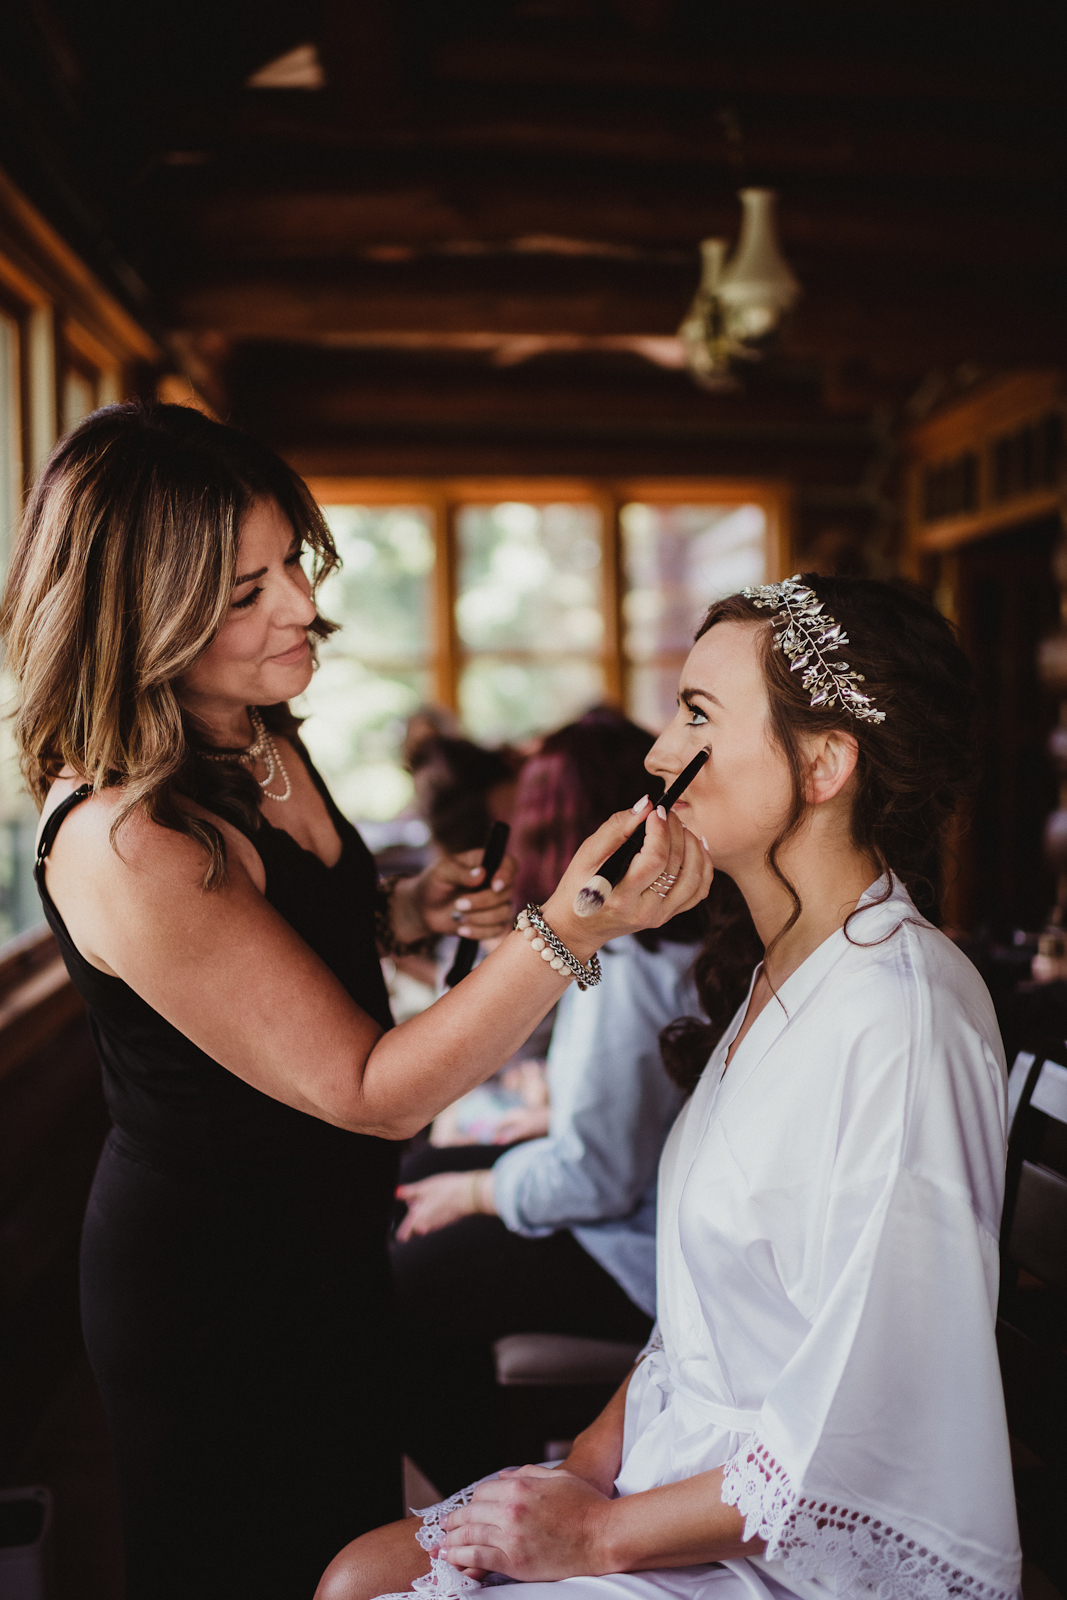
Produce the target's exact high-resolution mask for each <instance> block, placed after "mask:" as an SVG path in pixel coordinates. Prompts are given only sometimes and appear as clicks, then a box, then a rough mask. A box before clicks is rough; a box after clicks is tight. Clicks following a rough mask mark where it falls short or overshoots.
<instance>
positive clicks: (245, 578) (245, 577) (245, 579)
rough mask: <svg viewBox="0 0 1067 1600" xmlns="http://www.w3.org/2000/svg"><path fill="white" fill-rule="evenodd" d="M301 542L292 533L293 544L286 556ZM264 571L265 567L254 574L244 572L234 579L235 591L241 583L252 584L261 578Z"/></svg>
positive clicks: (301, 542) (301, 541)
mask: <svg viewBox="0 0 1067 1600" xmlns="http://www.w3.org/2000/svg"><path fill="white" fill-rule="evenodd" d="M303 542H304V541H303V539H301V537H300V535H299V534H298V533H294V534H293V542H292V544H291V545H290V546H289V550H288V552H287V554H288V555H290V556H291V555H292V553H293V551H294V550H296V549H298V548H299V547H300V546H301V545H302V544H303ZM266 570H267V569H266V567H259V568H258V569H257V570H256V571H255V572H245V573H243V574H242V576H241V577H239V578H234V580H233V587H234V588H235V589H239V588H240V587H241V585H242V583H253V582H254V581H255V579H256V578H262V576H263V574H264V573H265V572H266Z"/></svg>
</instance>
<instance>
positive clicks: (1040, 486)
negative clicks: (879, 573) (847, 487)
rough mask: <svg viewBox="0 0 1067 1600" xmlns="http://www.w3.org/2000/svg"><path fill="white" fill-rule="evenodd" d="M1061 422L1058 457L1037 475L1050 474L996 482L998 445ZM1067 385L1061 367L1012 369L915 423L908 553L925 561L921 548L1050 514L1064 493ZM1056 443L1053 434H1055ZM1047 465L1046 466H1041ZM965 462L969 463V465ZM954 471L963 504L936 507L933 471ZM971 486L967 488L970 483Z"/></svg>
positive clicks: (957, 542)
mask: <svg viewBox="0 0 1067 1600" xmlns="http://www.w3.org/2000/svg"><path fill="white" fill-rule="evenodd" d="M1049 424H1051V425H1052V426H1053V427H1054V428H1056V427H1058V447H1059V461H1058V464H1057V463H1056V462H1055V460H1054V459H1053V458H1052V455H1051V454H1050V459H1049V461H1048V462H1047V463H1042V464H1041V465H1042V469H1043V470H1042V471H1040V472H1037V473H1036V474H1035V475H1036V476H1037V477H1038V478H1039V479H1040V478H1042V477H1043V478H1044V479H1045V481H1039V482H1036V483H1030V484H1025V483H1024V484H1022V485H1020V486H1019V487H1018V488H1015V489H1013V488H1012V486H1010V485H1008V486H1006V492H1005V488H1003V487H1002V486H1001V485H999V484H998V482H997V463H998V452H1000V451H1002V450H1003V449H1004V448H1005V447H1008V448H1010V447H1011V445H1012V443H1013V441H1014V440H1015V439H1016V438H1017V437H1018V436H1019V435H1020V434H1026V433H1027V432H1028V431H1029V430H1032V429H1037V430H1040V429H1042V428H1047V427H1048V425H1049ZM1065 424H1067V391H1065V385H1064V376H1063V373H1062V372H1061V371H1059V370H1058V369H1052V368H1049V369H1034V370H1030V371H1020V372H1012V373H1007V374H1005V375H1003V376H1001V377H998V378H996V379H993V380H991V381H990V382H988V383H985V384H983V385H981V386H980V387H979V388H978V389H976V391H975V392H974V393H973V394H972V395H969V396H966V397H965V398H963V399H961V400H958V401H956V402H955V403H954V404H952V405H950V406H947V407H946V408H945V409H944V410H943V411H941V412H939V413H937V414H935V415H934V416H932V417H930V418H929V419H928V420H927V421H925V422H922V423H920V424H919V425H918V426H917V427H915V428H913V429H912V430H911V433H910V434H909V436H908V439H907V441H906V450H907V455H908V467H907V483H906V490H905V500H906V519H907V521H906V530H907V544H908V546H909V551H908V559H909V561H910V564H911V565H912V566H918V565H919V564H920V563H921V558H922V554H923V553H924V552H936V551H949V550H954V549H957V548H958V547H960V546H963V545H966V544H969V543H970V542H971V541H972V540H974V539H981V538H986V537H989V536H991V535H994V534H998V533H1001V532H1002V531H1004V530H1007V529H1010V528H1012V527H1015V526H1020V525H1022V524H1023V523H1028V522H1032V521H1035V520H1038V519H1040V518H1042V517H1045V516H1049V515H1053V514H1055V513H1056V511H1057V510H1058V508H1059V505H1060V500H1061V497H1062V494H1063V482H1064V475H1065V474H1067V448H1065V446H1064V441H1063V432H1064V428H1065ZM1049 444H1050V446H1051V450H1052V451H1054V450H1055V448H1056V441H1055V440H1054V439H1052V438H1051V437H1050V440H1049ZM1045 467H1047V468H1048V470H1047V471H1046V470H1044V468H1045ZM965 469H966V470H965ZM939 470H940V472H941V473H943V474H950V475H951V474H954V475H955V483H953V482H952V481H951V480H950V481H949V483H948V484H947V489H948V491H949V496H950V499H951V494H952V492H953V490H955V491H956V494H957V498H958V499H959V500H960V501H964V500H966V501H967V502H968V503H967V504H966V505H962V506H961V507H960V508H959V509H957V508H956V507H955V506H952V505H949V506H947V507H946V509H945V511H944V512H943V513H939V511H938V508H937V506H934V507H931V506H930V504H929V496H930V489H931V486H932V485H933V486H936V483H937V479H936V475H937V474H938V472H939ZM968 489H969V490H970V492H969V493H967V492H966V491H967V490H968Z"/></svg>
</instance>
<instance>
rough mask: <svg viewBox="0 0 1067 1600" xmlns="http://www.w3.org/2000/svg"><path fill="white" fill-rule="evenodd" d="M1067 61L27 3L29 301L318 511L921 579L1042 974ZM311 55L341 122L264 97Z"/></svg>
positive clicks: (7, 1381)
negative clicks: (711, 535)
mask: <svg viewBox="0 0 1067 1600" xmlns="http://www.w3.org/2000/svg"><path fill="white" fill-rule="evenodd" d="M1063 34H1064V24H1063V13H1062V7H1060V6H1057V5H1050V4H1044V3H1039V0H1027V3H1022V4H1020V3H1018V0H1016V3H1013V4H1008V3H1007V0H966V3H965V0H869V3H867V4H864V5H862V6H860V5H857V4H855V3H847V0H721V3H717V4H714V5H712V4H710V3H708V0H449V3H442V0H255V3H253V0H185V3H184V4H181V5H158V4H147V5H146V4H144V3H143V0H142V3H135V0H13V3H11V4H9V5H8V6H6V7H3V8H0V309H3V310H7V311H8V312H9V313H10V314H11V315H14V314H16V312H17V314H18V315H19V316H22V317H25V318H28V317H30V316H31V314H33V313H34V308H35V307H36V306H37V304H38V300H37V299H35V298H34V297H35V295H37V293H38V291H40V296H41V297H43V298H42V299H41V303H42V304H43V303H44V298H47V300H48V303H49V305H50V306H51V308H52V312H51V313H50V314H53V315H54V324H55V326H54V333H55V339H54V348H53V347H52V346H48V347H47V348H48V350H50V351H51V353H50V354H48V355H47V356H46V365H47V363H48V362H52V365H53V367H54V372H53V374H52V375H53V376H54V378H55V380H56V388H57V394H60V393H61V388H62V377H63V373H64V371H65V370H66V369H67V368H73V369H78V370H82V369H83V368H84V370H85V371H86V372H92V371H94V370H97V369H100V370H101V371H102V370H103V366H102V363H104V364H106V362H107V361H111V362H112V363H117V364H118V365H117V368H116V370H117V371H118V372H119V374H120V378H121V385H120V388H119V389H117V390H115V392H114V394H113V395H112V397H117V396H118V394H119V393H140V394H142V395H145V396H150V395H154V394H156V393H162V394H164V395H166V396H167V397H174V396H179V397H185V398H190V399H192V400H194V401H195V402H196V403H200V404H205V405H207V406H208V407H210V408H211V409H213V411H214V412H215V413H216V414H218V415H220V416H222V417H224V418H227V419H229V420H232V421H233V422H235V423H236V424H238V425H240V426H242V427H244V428H247V429H249V430H250V431H252V432H253V433H255V434H256V435H258V436H259V437H261V438H263V439H265V440H266V441H268V442H269V443H271V444H272V445H273V446H275V447H276V448H277V449H278V450H280V451H281V452H282V453H284V454H285V455H286V456H287V457H288V458H289V459H290V460H292V461H293V463H294V464H295V465H296V466H297V467H298V468H299V469H300V470H301V471H303V472H304V473H306V474H308V475H310V476H313V477H317V478H320V479H321V478H327V477H331V476H333V477H349V478H351V477H375V478H378V479H389V478H396V477H403V478H406V479H419V480H420V481H425V480H435V479H439V480H444V479H449V478H452V479H455V478H457V477H462V478H464V479H469V478H473V477H476V476H480V475H494V476H499V477H507V478H510V479H514V480H519V479H523V478H525V479H529V478H530V477H531V476H533V477H543V478H545V479H548V478H553V477H555V478H559V477H562V476H565V475H570V476H572V477H575V478H578V477H584V478H590V479H595V480H600V481H607V480H610V479H622V478H627V479H629V478H634V477H641V478H645V479H655V478H661V477H673V478H679V477H687V476H688V477H698V478H705V479H706V478H709V477H727V478H730V479H748V480H768V481H770V480H773V481H775V482H778V483H782V484H784V485H786V486H787V487H788V489H789V491H790V492H791V498H792V506H793V550H792V559H793V561H794V562H795V565H796V566H797V567H801V568H813V569H815V570H817V571H827V572H829V571H835V572H859V573H869V574H872V575H875V576H880V577H890V576H894V575H898V574H904V575H906V576H909V577H911V578H912V579H914V580H916V581H918V582H920V583H922V584H923V585H924V586H925V587H927V588H928V589H929V590H930V591H931V592H933V593H934V594H935V595H936V596H937V598H938V601H939V603H940V604H942V606H943V608H944V609H945V611H946V612H947V613H948V614H949V615H951V616H953V617H954V618H955V620H956V621H957V622H958V623H959V626H960V629H961V634H962V637H963V639H964V642H965V643H966V645H967V647H968V649H969V651H970V653H971V655H972V658H973V660H974V662H975V664H976V669H977V674H978V680H979V685H980V689H981V692H982V703H983V723H982V730H981V742H982V753H983V758H984V763H985V770H984V777H983V780H982V786H981V788H980V790H979V792H978V794H977V796H976V799H975V803H974V807H973V812H972V816H971V819H970V825H969V828H968V829H967V830H966V831H964V832H963V833H962V834H961V836H960V839H959V841H958V845H957V853H958V857H959V862H960V875H959V880H958V883H957V885H956V888H955V891H954V898H953V902H952V906H951V914H952V920H953V922H954V923H955V924H956V926H957V927H959V928H961V929H963V930H966V931H967V932H968V933H971V934H974V933H975V931H976V930H981V929H985V930H987V931H988V932H989V933H990V936H991V937H993V938H995V939H1008V940H1010V936H1011V930H1013V929H1023V930H1030V931H1031V932H1036V930H1038V929H1039V928H1041V927H1042V926H1043V925H1044V922H1045V919H1046V918H1047V916H1048V913H1049V908H1050V906H1051V905H1052V903H1053V900H1054V898H1055V894H1056V883H1055V879H1054V875H1053V872H1052V870H1051V869H1050V868H1049V867H1048V866H1047V864H1046V862H1045V859H1044V856H1043V853H1042V843H1041V836H1042V828H1043V825H1044V819H1045V818H1046V817H1047V815H1048V813H1049V812H1050V811H1051V810H1052V809H1053V808H1054V807H1055V806H1056V804H1057V782H1056V777H1055V773H1054V770H1053V767H1052V765H1051V764H1050V762H1049V760H1048V755H1047V748H1046V747H1047V741H1048V737H1049V734H1050V732H1051V731H1052V729H1053V727H1054V726H1055V724H1056V721H1057V717H1058V716H1060V710H1059V705H1058V701H1057V698H1056V696H1055V695H1054V694H1052V693H1050V692H1049V691H1048V690H1047V689H1046V688H1044V687H1043V686H1042V682H1041V680H1040V677H1039V674H1038V671H1037V667H1036V665H1035V662H1036V653H1037V647H1038V645H1039V643H1040V642H1041V641H1042V640H1043V639H1046V638H1048V637H1049V636H1050V635H1053V634H1055V632H1056V630H1057V628H1058V627H1059V626H1060V615H1061V599H1060V592H1059V588H1058V586H1057V582H1056V579H1055V577H1054V573H1053V557H1054V551H1055V548H1056V546H1057V542H1058V541H1059V539H1060V538H1061V502H1062V496H1063V482H1064V472H1065V470H1067V468H1065V463H1064V452H1063V418H1064V414H1065V402H1064V398H1063V395H1064V389H1063V376H1062V375H1063V370H1064V368H1065V367H1067V296H1065V294H1064V284H1065V282H1067V224H1065V217H1067V97H1065V96H1064V92H1063V68H1064V49H1063V43H1064V39H1063ZM301 48H303V49H304V56H303V58H302V59H303V62H304V68H305V71H310V72H311V73H312V74H314V72H315V71H316V70H317V71H318V72H319V76H320V83H319V86H318V87H288V88H264V87H255V86H253V85H252V84H251V83H250V79H252V78H253V76H254V75H255V74H257V73H260V72H261V71H262V69H264V68H265V67H267V66H268V65H269V64H270V63H272V62H275V61H277V60H278V58H281V57H284V56H286V54H287V53H289V52H292V51H294V50H298V49H301ZM752 184H758V185H764V186H768V187H770V188H772V189H775V190H776V191H777V192H778V194H779V207H780V234H781V241H782V246H783V250H784V252H785V255H786V257H787V258H788V260H789V262H790V264H791V266H792V267H793V269H794V271H795V272H796V274H797V276H798V278H799V279H800V281H801V284H802V286H803V297H802V298H801V300H800V301H799V303H798V305H797V306H796V308H795V309H794V310H793V311H792V312H791V313H790V315H789V316H788V317H787V318H786V320H785V322H784V324H783V326H782V328H781V330H780V332H779V335H778V337H777V339H776V341H775V342H774V345H773V347H772V349H771V350H770V352H769V354H768V356H767V358H766V359H765V360H764V361H763V362H762V363H759V364H753V365H751V366H749V367H747V368H746V369H745V370H744V372H743V374H742V377H741V382H740V384H739V387H738V388H737V389H736V390H735V391H734V392H732V393H709V392H706V391H704V390H702V389H700V388H698V387H697V386H696V385H695V384H694V383H693V381H692V379H691V378H690V377H689V375H688V373H687V372H686V371H685V370H684V368H683V366H682V365H681V349H680V346H679V343H678V341H677V339H676V330H677V327H678V324H679V322H680V321H681V318H682V316H683V314H684V313H685V311H686V308H687V306H688V304H689V302H690V301H691V299H692V296H693V294H694V291H695V289H696V285H697V280H698V275H699V261H698V253H697V247H698V242H699V241H700V240H701V239H702V238H705V237H707V236H709V235H713V234H722V235H724V236H726V237H728V238H730V239H735V238H736V236H737V231H738V224H739V206H738V202H737V199H736V192H737V190H738V189H739V188H741V187H742V186H744V185H752ZM27 326H28V324H27ZM33 348H35V347H33V346H32V345H31V343H30V342H27V343H26V351H29V354H26V353H25V351H24V353H23V357H22V359H23V364H24V366H26V365H27V363H29V362H31V361H32V360H33V359H35V358H34V357H33V354H32V351H33ZM116 381H117V380H116ZM168 385H169V387H168ZM103 397H104V390H103V388H101V389H100V392H99V395H98V399H99V398H103ZM50 403H51V408H52V411H51V420H50V422H49V419H48V418H47V417H45V419H44V421H43V422H42V419H41V415H40V412H39V409H38V411H37V412H34V413H33V414H32V415H31V414H30V413H29V412H26V413H25V415H24V416H23V419H22V426H23V458H24V466H25V469H26V471H25V475H26V477H27V478H29V477H30V476H31V475H32V470H33V468H34V467H35V465H37V464H39V462H40V461H41V460H42V459H43V457H44V455H45V454H46V453H47V449H48V448H49V447H50V444H51V442H52V440H53V439H54V437H55V434H56V429H57V427H58V425H59V418H60V415H61V407H60V404H59V401H58V400H57V399H56V398H55V397H53V399H52V401H51V402H50ZM46 410H47V406H46ZM49 429H50V430H51V431H50V432H49ZM786 570H792V567H790V568H787V569H786ZM1023 958H1024V959H1025V960H1026V961H1028V960H1029V955H1028V953H1027V952H1026V951H1024V952H1023ZM57 960H58V958H57V955H56V951H55V948H54V945H53V943H52V941H51V939H50V936H31V937H29V938H27V939H25V940H23V941H22V943H21V944H20V945H19V946H18V947H17V948H14V949H12V948H9V949H8V950H7V952H6V953H5V954H3V955H0V1418H2V1422H0V1482H2V1483H11V1482H26V1481H38V1480H39V1481H46V1479H47V1476H48V1474H53V1476H54V1478H55V1481H56V1482H57V1483H60V1482H62V1484H64V1485H66V1486H67V1487H66V1488H63V1489H62V1493H63V1494H68V1496H69V1498H68V1501H67V1502H66V1505H67V1509H66V1510H65V1512H64V1527H65V1529H67V1530H71V1529H73V1530H74V1532H73V1533H71V1532H69V1531H68V1532H66V1533H65V1534H64V1539H65V1541H66V1542H65V1543H61V1547H60V1551H59V1555H60V1569H61V1570H60V1596H61V1600H67V1597H68V1596H70V1597H74V1596H77V1600H96V1597H97V1596H99V1600H115V1597H117V1595H118V1593H119V1592H120V1578H119V1557H118V1554H117V1534H116V1529H115V1507H114V1503H113V1498H110V1497H109V1496H110V1495H111V1491H110V1489H109V1480H108V1477H107V1462H106V1445H105V1444H104V1443H103V1442H102V1438H103V1436H102V1430H101V1421H100V1416H99V1410H98V1405H97V1402H96V1400H95V1397H94V1391H93V1387H92V1382H91V1378H90V1377H89V1375H88V1372H87V1368H86V1367H85V1366H84V1357H83V1355H81V1354H80V1342H79V1333H78V1326H77V1319H76V1307H77V1277H76V1255H77V1239H78V1231H79V1227H80V1218H81V1215H82V1210H83V1208H84V1201H85V1195H86V1193H87V1189H88V1183H89V1180H90V1176H91V1172H92V1167H93V1163H94V1161H95V1159H96V1154H97V1151H98V1149H99V1146H100V1143H101V1140H102V1138H103V1136H104V1132H105V1128H106V1115H105V1112H104V1108H103V1102H102V1096H101V1092H100V1086H99V1076H98V1069H97V1067H96V1064H95V1059H94V1057H93V1054H92V1049H91V1043H90V1040H89V1036H88V1030H87V1026H86V1023H85V1019H84V1016H83V1015H82V1012H81V1008H80V1004H79V1002H78V1001H77V1000H76V998H75V996H74V994H73V991H72V989H71V988H70V986H69V983H67V982H66V980H65V977H64V974H63V972H62V970H61V967H60V966H59V965H57ZM1022 970H1023V969H1022V968H1021V967H1020V968H1019V971H1020V972H1021V971H1022ZM1027 970H1028V969H1027ZM1015 976H1017V973H1016V972H1015V970H1014V969H1013V970H1012V979H1013V981H1014V977H1015ZM1056 988H1057V986H1056V985H1050V986H1048V989H1047V990H1046V991H1045V992H1044V993H1045V1000H1044V1002H1043V1006H1044V1009H1043V1010H1042V1011H1041V1017H1042V1026H1043V1027H1044V1028H1045V1029H1046V1030H1049V1029H1051V1031H1053V1032H1057V1033H1058V1036H1059V1038H1060V1039H1061V1040H1062V1037H1063V1033H1064V1031H1065V1028H1067V1021H1064V1026H1060V1023H1061V1021H1063V1020H1064V1018H1067V995H1065V994H1064V993H1058V994H1057V993H1054V992H1053V991H1055V990H1056ZM1060 988H1061V989H1064V988H1067V986H1065V985H1061V986H1060ZM1029 1015H1030V1013H1027V1012H1025V1008H1024V1010H1023V1011H1022V1012H1020V1011H1019V1010H1015V1011H1013V1012H1012V1013H1011V1018H1012V1020H1011V1028H1012V1029H1014V1030H1015V1031H1014V1033H1012V1039H1013V1040H1014V1039H1015V1035H1016V1034H1017V1035H1018V1038H1019V1039H1022V1038H1024V1037H1025V1036H1026V1033H1027V1028H1028V1027H1029V1026H1030V1023H1029V1022H1028V1021H1027V1017H1028V1016H1029ZM1053 1023H1055V1026H1053ZM1061 1355H1062V1350H1061V1351H1059V1352H1058V1354H1057V1355H1056V1357H1055V1362H1056V1370H1057V1373H1058V1377H1057V1380H1056V1381H1057V1382H1058V1383H1060V1384H1061V1385H1062V1362H1061V1360H1060V1357H1061ZM94 1407H95V1409H94ZM86 1441H88V1443H87V1442H86ZM1059 1447H1060V1452H1061V1454H1060V1458H1059V1459H1060V1463H1061V1465H1062V1434H1061V1435H1060V1437H1059ZM1050 1454H1051V1452H1050ZM1035 1459H1036V1458H1035ZM57 1463H58V1465H57ZM1038 1467H1039V1468H1042V1463H1041V1462H1038ZM1028 1470H1031V1471H1033V1470H1036V1469H1034V1468H1033V1463H1032V1462H1031V1463H1030V1467H1029V1469H1028ZM1042 1470H1043V1468H1042ZM64 1474H66V1475H65V1476H64ZM49 1481H50V1480H49ZM1049 1481H1052V1480H1048V1479H1046V1478H1042V1479H1041V1482H1042V1483H1047V1482H1049ZM1055 1484H1056V1485H1061V1484H1062V1472H1061V1476H1060V1477H1057V1478H1056V1479H1055ZM87 1486H88V1487H87ZM57 1492H58V1491H57ZM1041 1492H1042V1493H1044V1492H1045V1491H1044V1490H1042V1491H1041ZM1055 1493H1056V1495H1057V1496H1059V1499H1057V1501H1056V1505H1057V1506H1058V1505H1059V1500H1060V1499H1062V1494H1061V1490H1060V1488H1058V1487H1057V1488H1056V1490H1055ZM1042 1503H1043V1502H1042ZM79 1519H80V1521H79ZM79 1528H80V1529H81V1532H80V1533H79V1532H78V1529H79ZM1042 1548H1043V1547H1042ZM86 1552H90V1554H88V1555H86ZM79 1563H80V1564H81V1565H80V1566H79ZM89 1568H91V1569H92V1570H91V1571H89ZM1042 1585H1044V1587H1042ZM1051 1592H1052V1591H1051V1588H1050V1586H1049V1584H1048V1582H1047V1580H1046V1578H1045V1577H1043V1575H1042V1573H1041V1572H1038V1573H1036V1576H1035V1574H1034V1572H1033V1571H1032V1570H1031V1572H1030V1576H1029V1579H1028V1591H1027V1593H1028V1595H1029V1597H1030V1600H1044V1597H1045V1596H1047V1595H1048V1594H1049V1593H1051Z"/></svg>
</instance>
